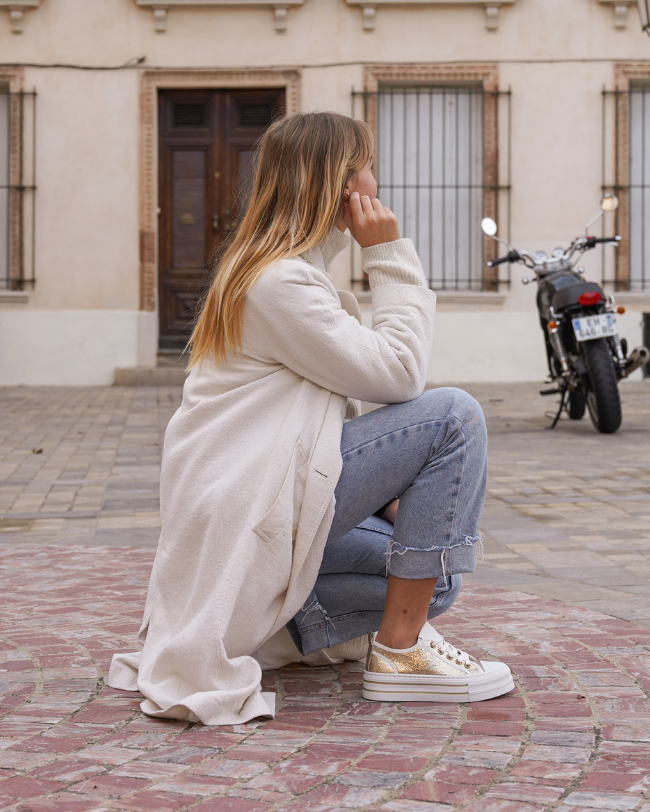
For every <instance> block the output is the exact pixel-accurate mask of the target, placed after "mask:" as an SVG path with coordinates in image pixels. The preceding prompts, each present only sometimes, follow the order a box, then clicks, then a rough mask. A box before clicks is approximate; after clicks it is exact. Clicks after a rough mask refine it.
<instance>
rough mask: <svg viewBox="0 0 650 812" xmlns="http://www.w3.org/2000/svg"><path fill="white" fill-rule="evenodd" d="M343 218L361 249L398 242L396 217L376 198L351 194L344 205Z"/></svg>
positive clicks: (357, 193) (356, 193)
mask: <svg viewBox="0 0 650 812" xmlns="http://www.w3.org/2000/svg"><path fill="white" fill-rule="evenodd" d="M344 217H345V224H346V225H347V227H348V228H349V229H350V233H351V234H352V236H353V237H354V239H355V240H356V241H357V242H358V243H359V245H360V246H361V247H362V248H370V246H371V245H379V244H380V243H382V242H393V240H399V225H398V224H397V217H395V215H394V214H393V212H392V211H391V210H390V209H389V208H387V207H386V206H382V204H381V202H380V201H379V200H378V199H377V198H375V199H374V200H371V199H370V198H369V197H368V195H363V196H360V195H359V192H352V194H351V195H350V201H349V202H348V203H346V204H345V213H344Z"/></svg>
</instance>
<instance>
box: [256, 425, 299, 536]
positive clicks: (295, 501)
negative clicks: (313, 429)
mask: <svg viewBox="0 0 650 812" xmlns="http://www.w3.org/2000/svg"><path fill="white" fill-rule="evenodd" d="M308 458H309V455H308V453H307V449H306V448H305V446H304V445H303V443H302V441H301V440H298V441H297V442H296V444H295V446H294V447H293V453H292V454H291V461H290V462H289V469H288V471H287V473H286V476H285V477H284V481H283V483H282V487H281V488H280V492H279V493H278V495H277V497H276V499H275V502H273V504H272V505H271V507H270V508H269V509H268V510H267V512H266V513H265V514H264V516H262V518H261V519H260V520H259V522H258V523H257V524H256V525H255V526H254V527H253V532H254V533H257V535H258V536H259V537H260V538H261V539H263V540H264V541H266V542H268V543H269V544H273V543H274V542H275V541H276V540H277V539H278V538H280V537H281V536H282V535H283V534H285V533H286V534H288V531H289V529H291V530H292V533H291V536H292V539H295V530H296V528H297V527H298V520H299V518H300V508H301V506H302V498H303V494H304V492H305V483H306V480H307V462H308Z"/></svg>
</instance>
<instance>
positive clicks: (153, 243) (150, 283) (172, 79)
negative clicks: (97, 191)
mask: <svg viewBox="0 0 650 812" xmlns="http://www.w3.org/2000/svg"><path fill="white" fill-rule="evenodd" d="M301 84H302V71H300V70H272V69H269V70H258V69H254V70H195V69H179V70H159V71H158V70H151V71H142V73H141V75H140V99H139V101H140V120H139V153H140V154H139V158H140V160H139V167H140V171H139V206H138V209H139V215H138V217H139V240H140V246H139V258H140V262H139V264H140V274H139V288H140V310H144V311H149V312H155V311H156V310H157V290H158V252H157V246H158V161H159V155H158V90H159V89H160V90H178V89H184V90H193V89H196V90H201V89H206V88H208V89H211V90H233V89H237V88H247V89H254V88H260V89H261V88H281V89H283V90H284V92H285V104H286V111H287V115H292V114H293V113H297V112H298V111H299V110H300V91H301Z"/></svg>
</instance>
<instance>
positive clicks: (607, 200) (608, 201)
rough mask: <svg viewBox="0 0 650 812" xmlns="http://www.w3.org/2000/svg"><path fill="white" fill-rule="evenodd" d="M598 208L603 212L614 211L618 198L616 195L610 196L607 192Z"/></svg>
mask: <svg viewBox="0 0 650 812" xmlns="http://www.w3.org/2000/svg"><path fill="white" fill-rule="evenodd" d="M600 208H601V209H602V210H603V211H616V209H617V208H618V198H617V197H616V195H613V194H610V193H609V192H608V193H607V194H606V195H604V196H603V199H602V200H601V201H600Z"/></svg>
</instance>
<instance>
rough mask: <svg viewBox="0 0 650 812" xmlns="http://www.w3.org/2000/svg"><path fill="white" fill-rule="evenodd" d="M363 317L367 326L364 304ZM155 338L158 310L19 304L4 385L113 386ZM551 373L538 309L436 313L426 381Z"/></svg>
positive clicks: (3, 323)
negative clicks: (118, 369)
mask: <svg viewBox="0 0 650 812" xmlns="http://www.w3.org/2000/svg"><path fill="white" fill-rule="evenodd" d="M362 315H363V321H364V324H366V326H368V327H370V325H371V322H372V312H371V310H370V306H369V305H367V304H365V303H364V304H363V305H362ZM618 324H619V331H620V334H621V335H622V336H625V337H627V339H628V343H629V346H630V348H632V347H635V346H636V345H637V344H640V343H641V313H639V312H634V311H632V312H630V311H628V312H627V313H626V314H625V315H624V316H619V317H618ZM157 343H158V317H157V314H155V313H142V312H137V311H124V310H121V311H120V310H67V311H61V310H59V311H56V310H23V309H21V308H20V307H19V306H15V307H12V308H10V309H6V310H2V311H0V385H3V386H16V385H18V386H21V385H22V386H110V385H112V383H113V380H114V373H115V369H116V367H153V366H155V365H156V356H157ZM546 374H547V369H546V357H545V354H544V344H543V340H542V333H541V330H540V328H539V325H538V322H537V314H536V313H535V312H534V311H528V312H512V311H502V312H494V311H492V312H480V311H479V312H476V311H475V312H459V311H444V310H443V311H439V312H438V314H437V316H436V326H435V340H434V346H433V353H432V356H431V364H430V366H429V373H428V376H427V383H428V384H430V385H436V384H440V383H457V384H463V383H484V382H492V381H493V382H504V383H507V382H516V381H542V380H544V378H545V377H546ZM633 377H634V378H640V377H641V372H640V371H638V372H636V373H635V374H634V376H633Z"/></svg>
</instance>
